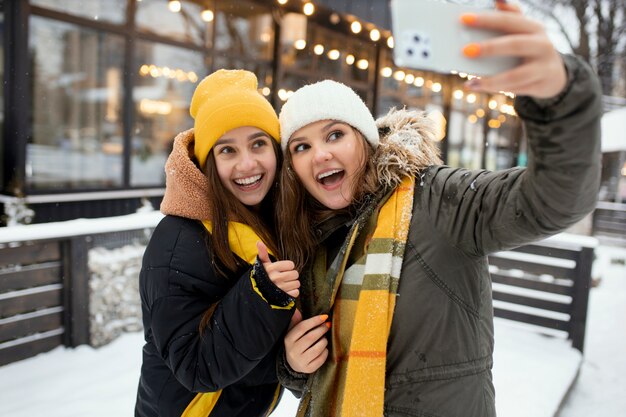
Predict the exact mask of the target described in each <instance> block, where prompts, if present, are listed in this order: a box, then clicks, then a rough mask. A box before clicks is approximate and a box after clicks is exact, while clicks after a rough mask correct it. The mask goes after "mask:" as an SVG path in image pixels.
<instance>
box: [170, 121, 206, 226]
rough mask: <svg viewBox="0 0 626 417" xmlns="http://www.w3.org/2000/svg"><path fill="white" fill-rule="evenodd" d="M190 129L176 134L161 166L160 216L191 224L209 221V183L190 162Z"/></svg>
mask: <svg viewBox="0 0 626 417" xmlns="http://www.w3.org/2000/svg"><path fill="white" fill-rule="evenodd" d="M193 147H194V134H193V129H189V130H186V131H184V132H181V133H179V134H178V135H177V136H176V138H175V139H174V147H173V149H172V152H171V153H170V156H169V157H168V158H167V162H166V163H165V195H164V196H163V201H162V202H161V208H160V209H161V212H162V213H163V214H169V215H174V216H180V217H186V218H188V219H193V220H207V219H210V218H211V213H210V209H209V204H208V201H207V200H208V198H209V195H210V192H209V190H210V187H209V180H208V179H207V177H206V175H204V173H203V172H202V171H200V169H199V168H198V166H197V165H196V164H195V163H194V161H193V160H192V155H193Z"/></svg>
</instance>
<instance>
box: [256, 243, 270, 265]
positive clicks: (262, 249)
mask: <svg viewBox="0 0 626 417" xmlns="http://www.w3.org/2000/svg"><path fill="white" fill-rule="evenodd" d="M256 248H257V250H258V251H259V259H260V260H261V262H263V263H264V264H266V263H271V262H272V261H270V254H269V253H268V252H267V246H265V243H263V242H261V241H260V240H258V241H257V242H256Z"/></svg>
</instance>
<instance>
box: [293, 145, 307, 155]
mask: <svg viewBox="0 0 626 417" xmlns="http://www.w3.org/2000/svg"><path fill="white" fill-rule="evenodd" d="M309 148H310V146H309V145H307V144H306V143H298V144H296V145H295V146H292V147H291V153H292V154H294V153H300V152H303V151H306V150H307V149H309Z"/></svg>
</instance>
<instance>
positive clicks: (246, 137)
mask: <svg viewBox="0 0 626 417" xmlns="http://www.w3.org/2000/svg"><path fill="white" fill-rule="evenodd" d="M272 140H273V139H272V138H271V137H270V136H269V135H268V134H267V133H265V132H264V131H262V130H261V129H258V128H256V127H251V126H244V127H238V128H236V129H233V130H229V131H228V132H226V133H225V134H224V135H222V136H221V137H220V138H219V139H218V140H217V142H216V143H215V145H214V146H213V157H214V158H215V166H216V168H217V174H218V176H219V178H220V181H221V183H222V185H223V186H224V188H226V189H227V190H228V191H230V192H231V193H232V194H233V195H234V196H235V198H236V199H237V200H239V201H240V202H241V203H242V204H245V205H246V206H251V207H258V206H259V205H260V204H261V201H263V199H264V198H265V196H266V195H267V192H268V191H269V190H270V188H271V187H272V184H273V183H274V178H275V177H276V154H275V153H274V147H273V146H272V142H271V141H272Z"/></svg>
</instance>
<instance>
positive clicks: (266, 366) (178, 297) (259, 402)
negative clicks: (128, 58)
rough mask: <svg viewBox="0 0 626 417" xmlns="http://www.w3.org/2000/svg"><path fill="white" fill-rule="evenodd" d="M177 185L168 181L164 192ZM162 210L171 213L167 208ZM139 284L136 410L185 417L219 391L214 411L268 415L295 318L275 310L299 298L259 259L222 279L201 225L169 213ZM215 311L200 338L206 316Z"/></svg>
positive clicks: (149, 415)
mask: <svg viewBox="0 0 626 417" xmlns="http://www.w3.org/2000/svg"><path fill="white" fill-rule="evenodd" d="M188 143H189V142H188ZM188 143H187V144H188ZM178 145H179V144H175V146H178ZM185 146H186V145H185ZM175 165H176V168H175V169H174V168H172V167H170V168H171V169H172V170H174V171H175V174H177V175H183V172H184V171H185V169H186V168H184V167H182V168H181V166H180V164H175ZM187 168H189V167H187ZM168 175H169V173H168ZM185 178H186V177H185ZM168 181H169V178H168ZM174 182H176V185H174V187H179V190H178V191H181V189H180V188H182V189H184V188H185V185H184V184H183V185H181V184H182V183H185V181H174ZM187 185H189V183H188V182H187ZM172 186H173V185H172V182H168V188H167V190H166V194H168V193H169V192H170V189H171V188H170V187H172ZM184 194H185V193H180V194H179V195H178V198H185V197H182V196H183V195H184ZM186 195H187V196H188V197H186V200H185V201H184V203H185V204H181V205H180V206H179V208H180V210H181V211H184V210H185V207H192V208H193V210H196V211H198V206H194V205H193V204H194V198H193V196H192V194H191V193H187V194H186ZM164 201H165V200H164ZM181 207H182V208H181ZM161 210H162V211H164V212H166V213H167V212H171V211H173V210H171V208H170V207H168V205H167V204H165V206H164V205H162V206H161ZM174 211H175V210H174ZM190 217H193V215H192V214H190ZM251 273H253V277H254V279H255V282H256V284H257V288H258V290H259V291H260V294H259V292H256V291H255V290H254V289H253V286H252V280H251ZM139 284H140V293H141V301H142V310H143V324H144V333H145V340H146V344H145V346H144V348H143V365H142V368H141V378H140V381H139V389H138V393H137V403H136V406H135V416H136V417H157V416H159V417H169V416H172V417H180V416H181V414H182V413H183V411H184V410H185V409H186V407H187V406H188V404H189V403H190V402H191V400H192V399H193V398H194V397H195V396H196V394H197V393H199V392H215V391H218V390H222V392H221V394H220V396H219V399H218V401H217V404H216V405H215V407H214V408H213V411H212V412H211V413H210V416H211V417H234V416H245V417H254V416H264V415H267V414H269V411H270V409H271V407H272V406H275V404H276V402H277V401H278V397H279V396H280V394H281V392H282V391H281V390H280V389H279V385H278V384H277V377H276V370H275V362H276V350H277V348H278V346H279V345H280V344H281V343H282V338H283V335H284V333H285V331H286V329H287V326H288V325H289V321H290V319H291V316H292V314H293V308H286V309H285V308H273V306H286V305H293V302H292V301H293V300H292V299H291V298H290V297H289V296H288V295H287V294H286V293H284V292H282V291H281V290H279V289H278V288H277V287H275V286H274V284H272V282H271V281H270V280H269V278H268V277H267V275H266V274H265V271H264V270H263V268H262V266H261V264H260V263H259V262H257V263H256V264H255V265H254V268H252V267H248V268H242V270H241V271H238V274H236V275H234V276H232V277H230V278H229V279H226V278H224V277H223V276H221V275H219V274H217V273H216V271H215V269H214V264H213V259H212V256H211V251H210V246H209V236H208V232H207V231H206V229H205V227H204V225H203V224H202V223H201V222H200V221H198V220H195V219H192V218H184V217H180V216H173V215H167V216H166V217H165V218H163V220H161V222H160V223H159V225H158V226H157V227H156V229H155V231H154V233H153V235H152V238H151V240H150V243H149V244H148V247H147V248H146V252H145V254H144V258H143V265H142V269H141V273H140V278H139ZM211 310H212V315H211V319H210V320H209V322H208V323H207V324H206V326H204V328H203V331H202V334H201V333H200V331H199V329H200V323H201V320H202V317H203V316H204V315H205V313H206V312H207V311H211Z"/></svg>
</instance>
